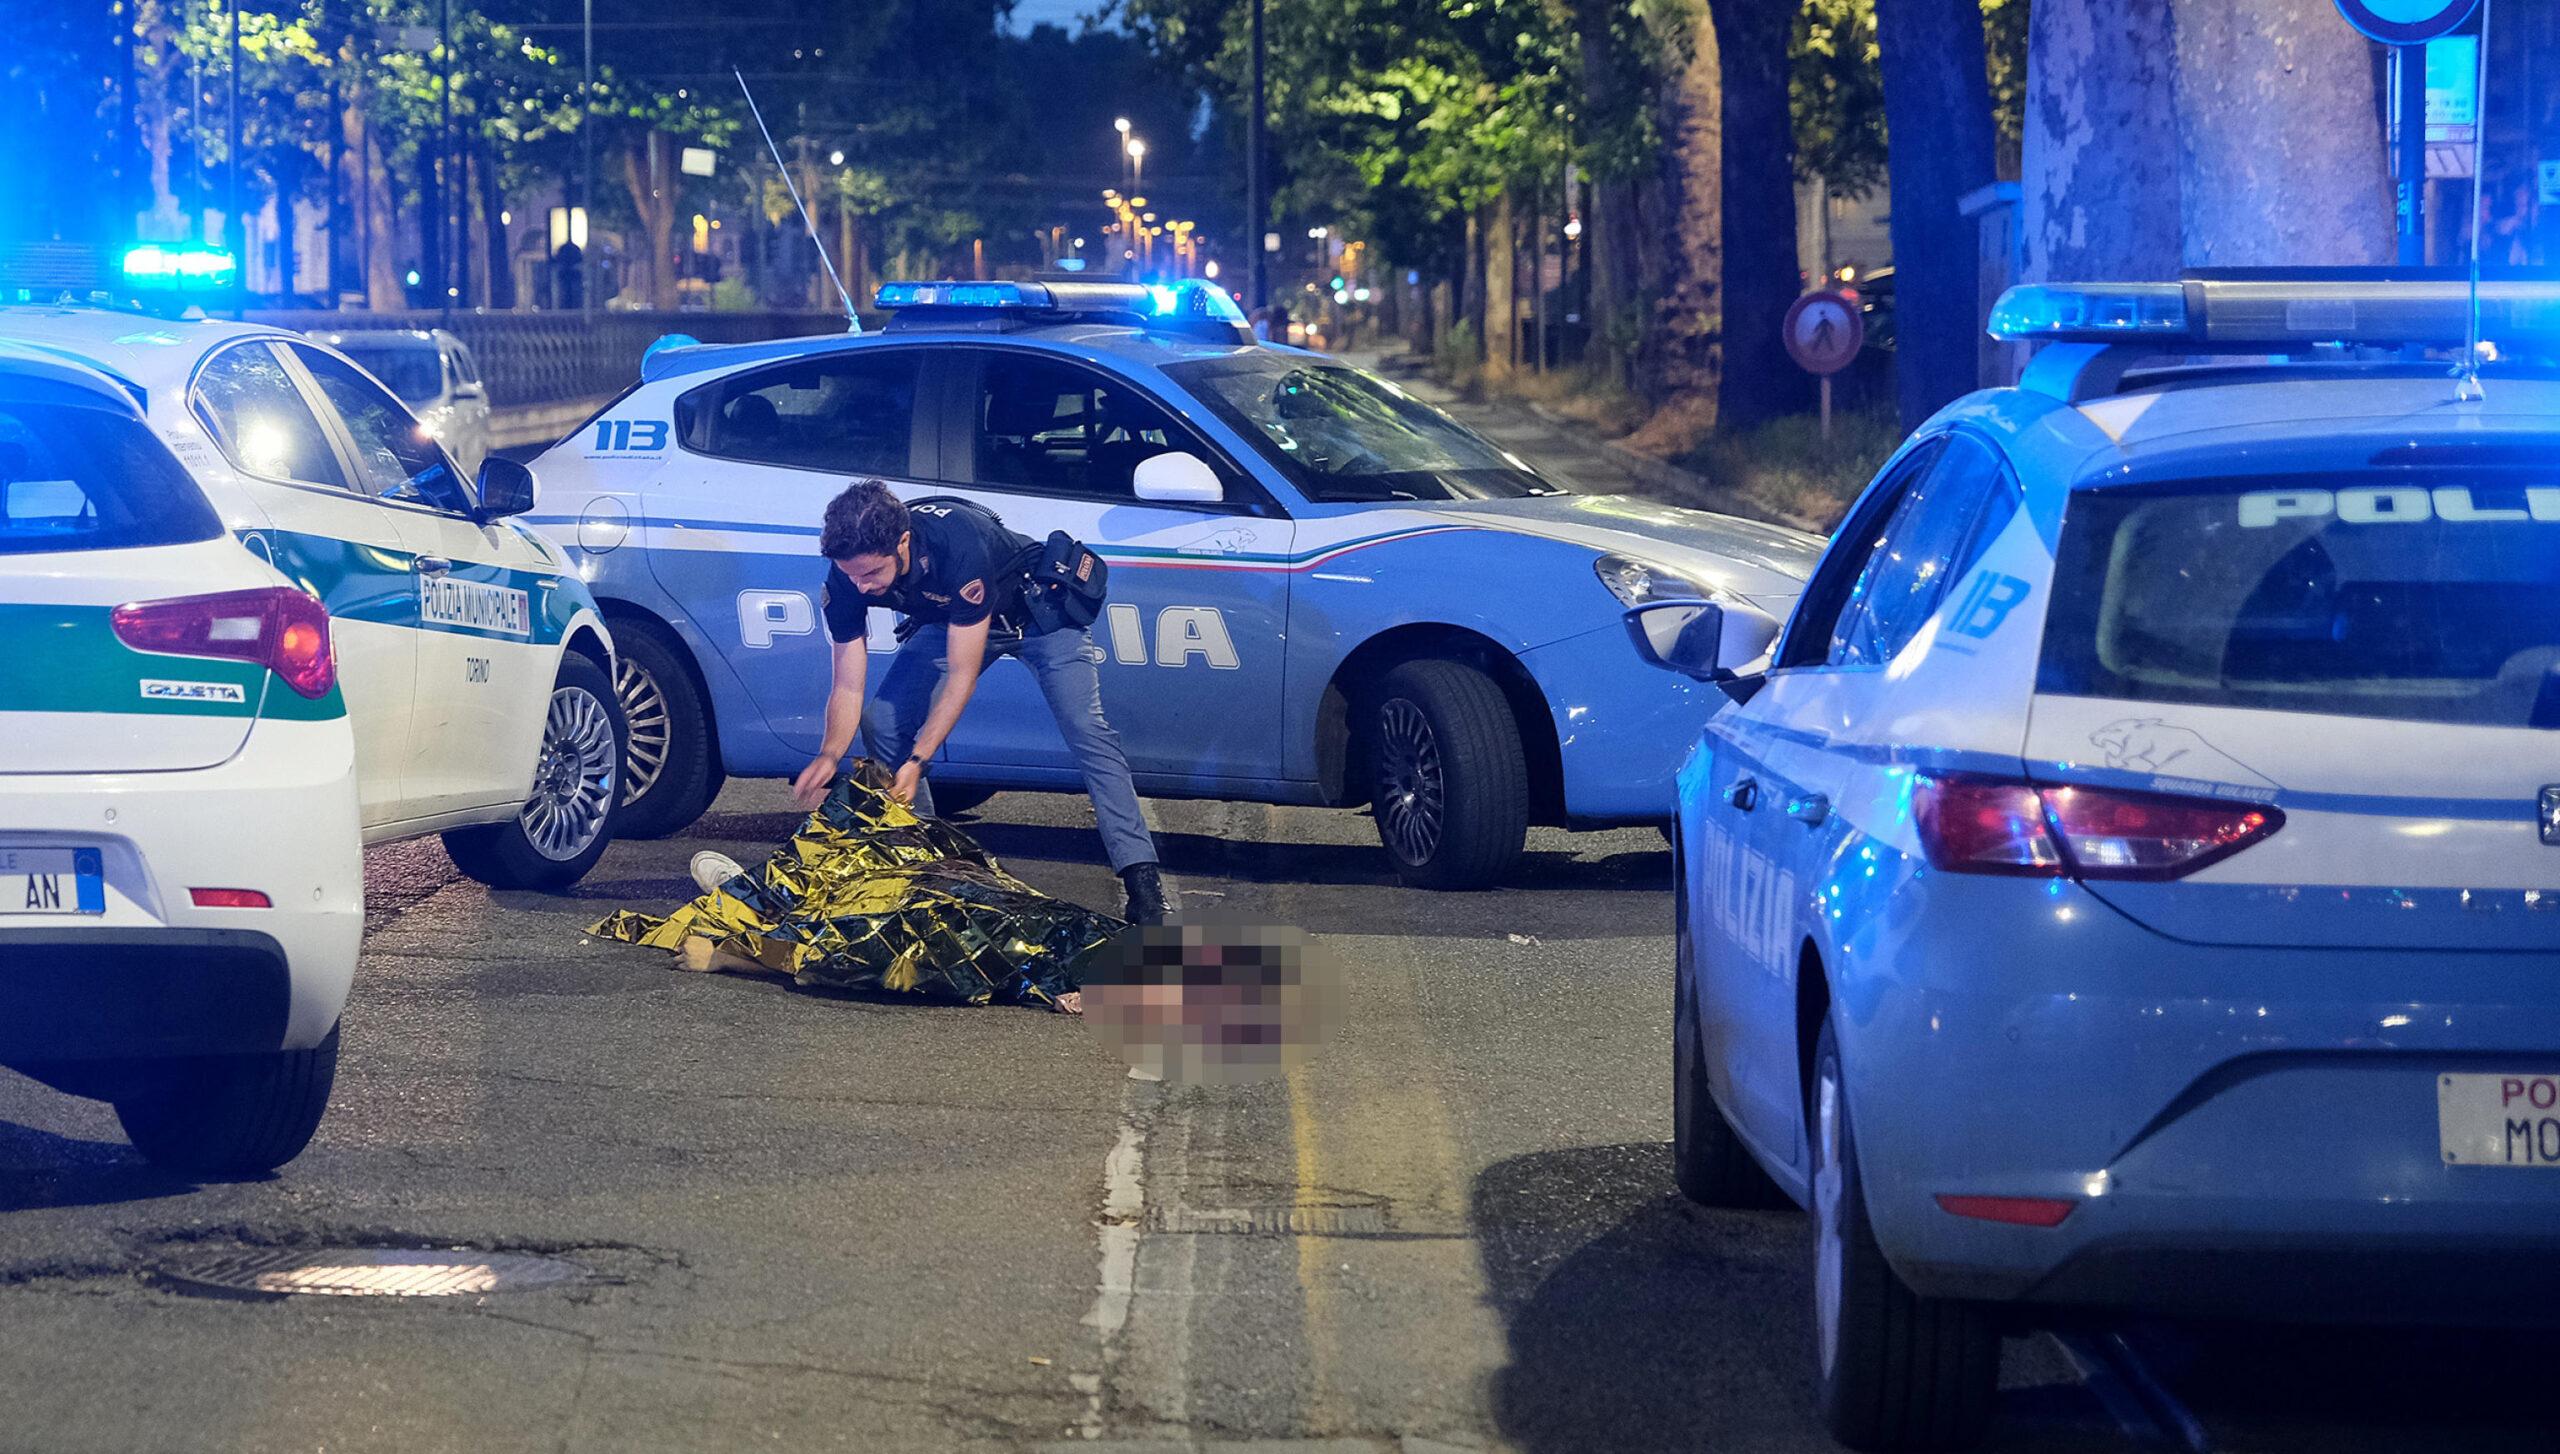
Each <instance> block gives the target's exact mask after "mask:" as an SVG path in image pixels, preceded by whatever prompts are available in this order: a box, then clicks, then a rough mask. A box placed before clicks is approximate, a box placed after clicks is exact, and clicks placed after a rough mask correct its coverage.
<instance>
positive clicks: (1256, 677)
mask: <svg viewBox="0 0 2560 1454" xmlns="http://www.w3.org/2000/svg"><path fill="white" fill-rule="evenodd" d="M964 353H965V355H966V357H965V361H964V363H963V364H962V366H961V367H962V372H961V375H960V378H959V383H960V387H959V388H958V389H957V390H956V391H955V394H956V397H957V398H959V399H960V400H962V401H964V404H963V408H964V411H965V412H964V413H963V414H962V415H961V417H960V418H958V419H957V420H956V421H953V423H955V424H956V427H954V428H952V429H951V430H950V431H949V432H948V433H947V435H946V441H947V442H946V445H945V448H944V460H945V462H946V463H947V464H956V466H957V467H956V468H953V469H951V470H948V471H947V472H946V473H947V475H948V478H949V479H950V480H951V482H952V483H953V484H954V485H956V486H957V487H958V488H957V489H956V490H955V491H954V493H958V494H961V495H964V496H966V497H967V498H969V499H972V500H974V501H976V502H977V503H979V504H982V505H984V506H986V507H987V508H988V509H990V510H993V511H995V512H996V513H997V514H998V515H1000V516H1002V517H1003V518H1004V522H1005V524H1007V525H1008V526H1010V527H1012V529H1013V530H1014V531H1015V532H1017V533H1018V534H1022V535H1026V536H1029V537H1030V538H1032V539H1034V540H1039V539H1042V538H1045V537H1046V536H1047V535H1048V534H1049V533H1050V532H1051V531H1053V530H1063V531H1065V532H1067V533H1068V534H1069V535H1072V536H1074V537H1075V538H1076V539H1078V540H1081V541H1083V542H1085V543H1086V544H1087V545H1090V546H1092V547H1093V548H1094V549H1096V550H1098V551H1100V552H1101V553H1102V554H1103V555H1104V556H1105V557H1106V558H1107V559H1109V561H1110V563H1111V582H1110V599H1109V602H1108V603H1107V605H1106V606H1105V608H1104V614H1103V617H1102V619H1101V620H1099V621H1096V622H1095V623H1094V628H1093V637H1094V643H1095V646H1096V649H1097V650H1098V651H1099V652H1100V654H1101V657H1102V696H1103V703H1104V706H1105V708H1106V710H1107V711H1108V712H1109V714H1110V717H1111V721H1112V725H1113V726H1114V727H1116V728H1118V729H1119V733H1120V738H1121V743H1122V746H1123V747H1124V749H1125V750H1126V751H1127V753H1128V755H1129V765H1130V767H1131V768H1132V769H1133V770H1134V771H1136V772H1138V773H1140V774H1141V775H1154V776H1156V777H1158V778H1160V779H1167V778H1170V779H1180V780H1182V781H1183V782H1185V783H1188V784H1190V785H1192V786H1193V787H1195V788H1196V789H1197V790H1200V791H1215V790H1217V788H1218V786H1219V785H1220V784H1221V783H1233V784H1237V785H1238V786H1239V790H1246V789H1245V788H1244V785H1247V784H1250V785H1254V786H1255V787H1258V786H1259V785H1260V784H1262V783H1266V782H1268V781H1270V780H1271V779H1272V778H1274V777H1276V776H1278V775H1279V772H1280V705H1281V688H1282V673H1281V648H1282V644H1283V633H1284V629H1285V626H1286V622H1287V616H1288V607H1289V595H1288V591H1289V575H1288V571H1287V569H1286V560H1285V557H1286V556H1287V555H1288V553H1289V546H1290V540H1291V535H1292V529H1293V527H1292V526H1291V524H1290V522H1289V521H1288V520H1287V519H1285V518H1283V517H1281V516H1280V515H1279V513H1278V512H1277V510H1275V509H1272V508H1270V507H1269V505H1268V502H1267V501H1265V500H1264V499H1263V498H1262V497H1261V495H1260V493H1259V491H1258V490H1256V489H1255V487H1253V486H1252V485H1251V484H1250V482H1249V481H1248V480H1247V478H1246V477H1245V475H1244V474H1243V472H1242V471H1240V470H1237V469H1236V468H1234V466H1233V464H1232V463H1231V462H1230V461H1228V460H1227V459H1225V457H1224V456H1223V455H1222V454H1220V453H1219V452H1218V451H1217V450H1216V449H1215V448H1214V447H1213V446H1211V445H1209V444H1208V443H1207V442H1206V441H1205V440H1203V439H1202V438H1201V436H1200V435H1199V434H1198V432H1197V431H1195V430H1193V429H1192V428H1191V427H1190V426H1189V425H1188V424H1186V423H1184V422H1183V420H1182V419H1181V418H1180V416H1179V415H1178V414H1177V413H1176V412H1175V411H1174V410H1173V409H1171V408H1169V407H1168V406H1167V405H1166V404H1165V403H1164V402H1163V400H1161V399H1160V398H1158V397H1156V396H1155V395H1153V394H1152V393H1150V392H1149V391H1148V390H1146V389H1144V388H1142V387H1140V386H1139V385H1137V384H1135V383H1133V382H1131V381H1130V380H1128V379H1126V378H1122V377H1120V376H1118V375H1115V374H1112V373H1108V372H1105V371H1104V370H1102V369H1100V368H1096V367H1094V366H1091V365H1089V364H1085V363H1082V362H1079V361H1077V360H1074V359H1069V358H1063V357H1060V356H1058V355H1055V354H1047V353H1039V352H1033V351H1030V350H1016V349H997V348H977V349H969V350H965V351H964ZM946 397H952V396H951V395H946ZM1174 450H1180V451H1183V452H1185V453H1189V454H1192V455H1194V456H1196V457H1198V458H1200V459H1201V460H1203V461H1204V462H1206V463H1207V464H1209V465H1210V467H1211V468H1212V469H1213V470H1214V471H1215V472H1216V473H1217V474H1218V475H1219V478H1220V482H1221V483H1222V484H1223V485H1224V486H1225V488H1226V491H1227V499H1226V500H1225V501H1223V502H1221V503H1218V504H1204V505H1183V504H1166V503H1159V502H1153V501H1144V500H1140V499H1139V498H1138V497H1137V494H1136V489H1135V483H1134V475H1135V472H1136V469H1137V466H1138V464H1139V463H1140V462H1141V461H1142V460H1145V459H1147V458H1150V457H1152V456H1154V455H1157V454H1163V453H1166V452H1169V451H1174ZM947 751H948V753H949V755H950V758H951V760H952V761H954V762H958V763H971V764H986V765H989V766H994V767H1000V768H1032V769H1042V768H1061V767H1069V766H1072V764H1073V759H1072V757H1071V756H1070V755H1069V753H1068V751H1067V748H1066V743H1065V741H1064V739H1063V738H1062V737H1061V736H1060V734H1059V732H1058V729H1057V725H1056V722H1055V721H1054V719H1053V718H1052V717H1051V716H1050V713H1049V709H1048V705H1047V703H1046V701H1045V700H1044V699H1043V698H1042V697H1041V695H1040V690H1039V685H1038V683H1037V682H1036V681H1035V680H1034V679H1033V678H1032V676H1031V674H1030V673H1029V672H1027V671H1023V670H1019V669H1011V668H1006V667H1004V666H1002V665H999V666H996V667H994V668H991V669H990V670H989V671H988V672H987V673H986V676H985V678H984V679H983V680H982V681H981V683H980V685H979V688H978V696H977V698H976V700H975V701H974V702H973V703H972V705H971V707H970V710H969V713H968V715H967V716H966V717H964V718H963V719H962V720H961V724H960V728H959V730H958V731H957V732H955V733H953V734H952V738H951V742H950V744H949V746H948V748H947Z"/></svg>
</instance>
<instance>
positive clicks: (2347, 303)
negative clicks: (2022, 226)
mask: <svg viewBox="0 0 2560 1454" xmlns="http://www.w3.org/2000/svg"><path fill="white" fill-rule="evenodd" d="M2483 316H2484V323H2485V333H2484V336H2485V337H2487V338H2488V339H2490V340H2493V341H2495V342H2497V343H2499V344H2501V345H2502V346H2504V347H2506V348H2507V349H2508V351H2509V352H2513V351H2514V350H2515V347H2516V345H2518V344H2538V345H2540V346H2542V347H2544V348H2548V346H2549V345H2550V344H2551V343H2552V341H2553V336H2552V324H2553V320H2554V318H2555V317H2560V288H2555V287H2551V286H2548V285H2533V286H2527V285H2513V286H2501V285H2494V284H2493V285H2491V286H2490V287H2489V288H2488V289H2487V290H2486V293H2485V294H2484V299H2483ZM2465 323H2466V320H2465V317H2464V305H2463V292H2462V290H2461V288H2460V287H2459V286H2456V285H2432V284H2420V283H2397V284H2395V283H2343V282H2334V281H2331V282H2321V281H2282V280H2264V281H2254V282H2243V281H2225V280H2211V281H2191V282H2187V283H2184V284H2174V283H2173V284H2155V285H2123V286H2090V287H2080V288H2070V289H2060V288H2053V289H2036V288H2027V289H2015V290H2012V291H2011V292H2010V293H2009V295H2008V296H2007V297H2006V298H2005V299H2004V300H2003V301H2002V303H2001V304H2000V306H1999V308H1998V310H1997V312H1996V313H1995V315H1994V319H1993V329H1994V332H1995V333H1997V334H1999V335H2001V336H2004V337H2007V338H2011V339H2019V340H2037V341H2043V342H2044V343H2045V347H2044V351H2043V352H2042V353H2041V354H2040V355H2039V356H2038V357H2037V358H2036V359H2035V361H2034V363H2033V364H2032V365H2031V366H2030V368H2029V369H2028V371H2027V373H2026V376H2025V378H2024V380H2023V382H2022V383H2021V384H2020V386H2019V387H2017V388H2014V389H2001V390H1994V391H1991V392H1987V393H1979V394H1974V395H1972V396H1970V397H1968V398H1966V399H1963V400H1960V401H1959V402H1957V403H1955V404H1953V405H1951V406H1949V407H1948V408H1947V409H1946V410H1945V411H1944V412H1942V413H1941V414H1940V415H1939V416H1938V417H1937V418H1935V419H1933V420H1931V421H1930V422H1929V423H1928V424H1927V425H1925V426H1924V427H1923V428H1922V429H1921V430H1920V431H1919V432H1918V434H1917V435H1916V436H1915V437H1914V438H1913V439H1912V440H1911V441H1910V443H1909V444H1907V445H1906V446H1905V447H1904V448H1903V449H1902V451H1901V452H1900V453H1899V454H1898V455H1897V456H1896V457H1895V458H1894V459H1893V460H1892V461H1891V462H1890V463H1889V464H1888V465H1887V466H1886V467H1885V469H1884V471H1883V473H1882V474H1881V475H1879V476H1878V477H1877V479H1876V480H1875V482H1874V483H1873V484H1872V485H1871V486H1870V487H1869V489H1868V490H1867V492H1866V494H1865V496H1864V498H1863V499H1862V500H1861V501H1860V502H1859V504H1858V506H1857V507H1856V509H1855V510H1854V511H1853V513H1852V514H1851V516H1850V518H1849V521H1848V524H1847V526H1846V527H1845V528H1844V529H1843V530H1842V531H1841V532H1840V535H1839V536H1838V538H1837V540H1836V541H1835V543H1834V544H1833V546H1832V548H1831V550H1830V551H1829V552H1828V553H1827V554H1826V555H1825V556H1824V558H1823V560H1822V564H1821V566H1820V568H1819V569H1818V570H1817V571H1816V572H1815V573H1814V576H1813V578H1812V580H1811V582H1810V583H1809V585H1808V587H1807V589H1806V592H1805V594H1804V596H1803V598H1802V600H1801V601H1799V602H1798V604H1797V606H1796V608H1795V610H1794V611H1793V612H1792V613H1791V614H1790V615H1789V616H1788V617H1787V619H1786V621H1785V624H1784V627H1783V629H1780V627H1779V624H1778V622H1777V621H1776V620H1775V619H1773V618H1774V617H1775V615H1776V614H1777V613H1769V614H1768V615H1762V614H1760V613H1756V612H1751V611H1747V610H1737V609H1736V608H1734V607H1732V606H1730V605H1722V604H1719V605H1708V606H1700V605H1695V604H1692V605H1687V606H1681V605H1669V604H1665V605H1657V606H1653V607H1649V608H1646V609H1642V610H1639V611H1636V612H1633V613H1630V627H1631V629H1632V631H1633V633H1634V635H1635V637H1636V640H1637V642H1638V644H1639V645H1640V646H1641V647H1643V648H1644V649H1647V650H1649V651H1653V652H1655V653H1658V654H1659V655H1661V656H1662V657H1664V658H1666V659H1667V660H1668V662H1669V663H1670V664H1671V665H1673V666H1675V667H1678V668H1680V669H1682V670H1684V671H1687V672H1689V673H1692V674H1694V675H1695V676H1697V677H1699V678H1702V679H1710V680H1714V681H1717V682H1718V683H1720V684H1721V685H1722V686H1724V687H1725V689H1726V690H1727V692H1728V693H1729V695H1730V696H1731V697H1732V699H1733V700H1732V702H1731V703H1730V704H1729V705H1728V706H1726V707H1725V708H1724V709H1723V710H1722V711H1721V712H1720V713H1718V714H1717V715H1716V717H1715V718H1714V719H1713V720H1712V721H1711V722H1710V723H1709V724H1708V726H1707V728H1706V730H1705V733H1704V735H1703V737H1702V738H1701V739H1700V741H1699V743H1698V746H1697V751H1696V752H1695V753H1694V754H1693V755H1692V756H1691V758H1690V759H1689V761H1688V763H1687V765H1686V766H1685V767H1684V768H1683V769H1682V770H1681V773H1680V776H1679V823H1678V829H1677V839H1678V855H1679V859H1680V863H1681V884H1680V893H1679V908H1678V920H1677V922H1678V941H1677V942H1678V961H1679V963H1678V995H1677V1002H1678V1003H1677V1015H1676V1020H1675V1024H1676V1035H1675V1049H1674V1066H1673V1068H1674V1091H1675V1094H1674V1122H1675V1137H1676V1147H1675V1149H1676V1158H1675V1159H1676V1165H1677V1168H1678V1175H1679V1182H1680V1186H1681V1188H1682V1189H1683V1190H1684V1191H1686V1192H1687V1193H1688V1194H1689V1195H1690V1196H1692V1197H1694V1198H1696V1199H1698V1200H1701V1201H1706V1202H1730V1201H1735V1200H1740V1199H1747V1198H1750V1197H1753V1196H1755V1195H1757V1194H1759V1193H1760V1192H1762V1191H1765V1189H1766V1187H1767V1184H1768V1181H1770V1180H1774V1181H1775V1182H1776V1183H1777V1185H1778V1186H1779V1187H1780V1188H1782V1189H1783V1190H1784V1192H1785V1193H1786V1195H1788V1196H1790V1197H1792V1198H1793V1199H1795V1200H1796V1201H1798V1202H1802V1203H1805V1204H1807V1205H1808V1206H1809V1207H1810V1208H1811V1209H1812V1211H1813V1213H1814V1217H1815V1225H1816V1233H1817V1236H1816V1253H1815V1262H1814V1271H1815V1276H1814V1279H1813V1283H1812V1286H1813V1288H1814V1295H1815V1304H1816V1306H1815V1312H1816V1318H1815V1323H1816V1326H1817V1328H1818V1330H1819V1334H1820V1347H1819V1352H1820V1359H1819V1372H1820V1387H1821V1391H1822V1397H1823V1403H1824V1408H1825V1412H1826V1413H1827V1415H1828V1417H1829V1419H1830V1422H1831V1426H1832V1428H1833V1430H1834V1431H1835V1432H1836V1433H1837V1434H1839V1435H1840V1437H1842V1438H1843V1439H1844V1440H1845V1441H1847V1442H1849V1443H1851V1444H1854V1445H1856V1446H1857V1447H1860V1448H1879V1447H1896V1446H1908V1445H1925V1446H1930V1447H1943V1446H1946V1445H1949V1444H1954V1443H1960V1442H1963V1441H1966V1440H1969V1439H1970V1438H1972V1437H1973V1436H1974V1435H1975V1434H1977V1433H1979V1432H1980V1431H1981V1429H1982V1427H1983V1423H1984V1419H1985V1417H1986V1415H1987V1413H1988V1411H1989V1409H1990V1405H1991V1400H1992V1393H1993V1388H1994V1384H1995V1379H1996V1376H1997V1371H1998V1364H1999V1359H1998V1357H1997V1350H1998V1338H1999V1332H2000V1329H2001V1328H2002V1327H2003V1326H2005V1325H2007V1324H2008V1323H2009V1321H2010V1320H2011V1319H2012V1318H2013V1317H2014V1316H2015V1310H2016V1309H2018V1308H2019V1307H2021V1306H2028V1305H2069V1304H2084V1305H2108V1306H2119V1307H2132V1308H2144V1309H2164V1308H2165V1309H2174V1310H2197V1311H2222V1312H2231V1311H2239V1312H2243V1313H2247V1314H2250V1315H2255V1316H2263V1315H2264V1314H2265V1313H2267V1312H2268V1311H2269V1310H2271V1309H2272V1310H2277V1311H2280V1312H2284V1313H2304V1314H2320V1315H2327V1316H2346V1317H2354V1318H2364V1319H2377V1320H2395V1319H2400V1318H2404V1317H2417V1316H2450V1317H2457V1318H2465V1319H2471V1318H2480V1317H2484V1316H2508V1315H2515V1314H2521V1315H2522V1316H2526V1317H2532V1318H2542V1319H2547V1318H2548V1317H2549V1315H2550V1312H2551V1309H2550V1306H2549V1304H2548V1302H2547V1300H2544V1301H2540V1302H2539V1303H2535V1302H2533V1301H2532V1299H2534V1298H2536V1297H2542V1298H2546V1299H2547V1287H2548V1284H2547V1283H2545V1282H2542V1281H2539V1280H2536V1279H2535V1278H2533V1277H2529V1276H2524V1275H2523V1274H2524V1272H2525V1270H2526V1269H2528V1268H2539V1267H2542V1266H2545V1265H2547V1263H2548V1261H2549V1259H2550V1258H2551V1257H2552V1255H2553V1254H2554V1253H2555V1252H2560V473H2555V471H2554V469H2553V467H2552V462H2553V460H2554V459H2555V458H2560V378H2555V376H2554V374H2553V373H2552V372H2551V371H2550V370H2548V369H2541V370H2524V369H2519V370H2515V371H2512V372H2510V373H2508V374H2504V375H2502V374H2500V373H2499V372H2498V371H2497V370H2495V369H2494V368H2493V369H2492V370H2491V371H2490V373H2489V376H2488V377H2487V378H2485V379H2484V380H2482V381H2481V384H2480V387H2479V389H2477V390H2474V389H2472V388H2469V387H2467V386H2465V385H2462V384H2459V383H2457V382H2456V381H2455V380H2453V379H2451V378H2448V376H2447V369H2446V366H2445V365H2444V364H2443V363H2440V362H2439V363H2409V362H2401V361H2398V360H2399V355H2398V353H2396V352H2395V351H2394V348H2395V346H2399V345H2434V346H2439V347H2441V346H2445V345H2448V344H2449V345H2453V346H2456V347H2459V346H2460V345H2461V343H2462V340H2463V338H2464V335H2465ZM2377 360H2378V361H2377ZM2536 1289H2541V1290H2543V1291H2542V1292H2540V1293H2536V1292H2535V1290H2536ZM2520 1301H2522V1302H2523V1303H2524V1304H2525V1305H2523V1306H2521V1307H2519V1306H2518V1303H2519V1302H2520Z"/></svg>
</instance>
